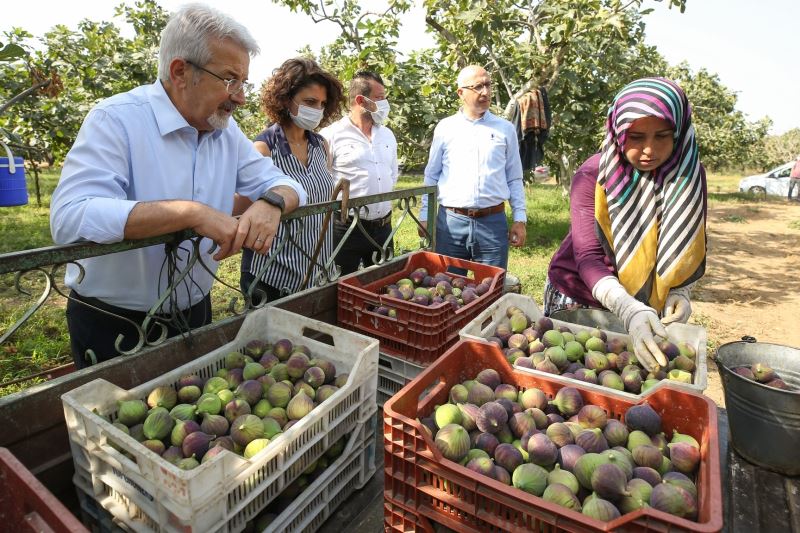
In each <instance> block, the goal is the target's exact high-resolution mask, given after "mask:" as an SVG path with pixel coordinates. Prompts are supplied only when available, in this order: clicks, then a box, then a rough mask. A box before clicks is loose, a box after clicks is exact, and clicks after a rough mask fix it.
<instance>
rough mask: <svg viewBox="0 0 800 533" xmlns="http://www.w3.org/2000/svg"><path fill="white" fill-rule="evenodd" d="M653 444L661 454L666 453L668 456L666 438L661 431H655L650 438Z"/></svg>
mask: <svg viewBox="0 0 800 533" xmlns="http://www.w3.org/2000/svg"><path fill="white" fill-rule="evenodd" d="M650 441H651V442H652V444H653V446H655V447H656V448H658V451H659V452H661V455H666V456H667V457H669V448H667V438H666V437H665V436H664V434H663V433H657V434H655V435H653V436H652V437H651V438H650Z"/></svg>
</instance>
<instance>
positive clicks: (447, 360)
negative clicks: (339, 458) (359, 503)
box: [383, 341, 722, 533]
mask: <svg viewBox="0 0 800 533" xmlns="http://www.w3.org/2000/svg"><path fill="white" fill-rule="evenodd" d="M485 368H493V369H495V370H497V371H498V372H499V373H500V376H501V378H502V381H503V382H504V383H511V384H513V385H516V386H517V387H520V388H523V389H527V388H531V387H536V388H538V389H540V390H542V391H543V392H544V393H545V394H546V395H547V396H548V397H550V398H552V397H554V396H555V394H556V392H558V390H559V389H561V388H562V387H564V386H565V385H564V384H563V383H559V382H557V381H555V380H553V379H550V378H548V377H540V376H534V375H531V374H525V373H522V372H519V371H515V370H513V369H512V368H511V366H510V365H509V364H508V362H507V361H506V360H505V358H504V357H503V354H502V352H501V351H500V349H499V348H497V347H496V346H495V345H493V344H488V343H482V342H475V341H460V342H459V343H457V344H456V345H455V346H453V347H452V348H451V349H450V350H448V351H447V353H445V354H444V355H443V356H442V357H440V358H439V360H437V361H436V362H435V363H433V364H432V365H430V366H429V367H428V368H427V369H426V370H424V371H423V372H422V373H421V374H420V375H419V376H418V377H417V378H416V379H414V380H413V381H412V382H411V383H409V384H408V385H406V386H405V387H404V388H403V389H402V390H401V391H400V392H398V393H397V394H396V395H395V396H394V397H393V398H391V399H389V401H387V402H386V404H385V405H384V408H383V412H384V468H385V484H384V500H385V501H386V502H395V503H396V505H397V504H399V505H401V506H403V507H405V508H406V509H407V510H408V511H410V512H411V513H413V514H415V515H416V516H418V517H427V518H429V519H430V520H431V521H433V522H437V523H441V524H442V525H444V526H446V527H449V528H452V529H456V530H458V531H466V532H475V533H478V532H481V533H484V532H488V531H497V532H500V531H508V532H519V533H522V532H524V531H547V532H556V531H572V532H574V531H582V532H583V531H585V532H589V531H592V532H594V531H659V532H663V531H670V532H675V531H687V532H688V531H694V532H704V533H711V532H717V531H720V530H721V529H722V496H721V478H720V462H719V444H718V439H719V433H718V427H717V409H716V406H715V405H714V403H713V402H712V401H711V400H709V399H708V398H706V397H704V396H701V395H699V394H696V393H694V392H689V391H686V390H683V389H676V388H671V387H663V388H661V389H659V390H656V391H655V392H654V393H653V394H651V395H650V396H648V397H646V398H645V399H643V400H631V399H625V398H618V397H615V396H613V395H610V394H608V393H605V392H601V391H595V390H591V389H588V388H585V387H582V386H580V385H574V387H575V388H576V389H578V390H580V391H581V393H582V395H583V399H584V401H585V402H586V403H591V404H594V405H598V406H600V407H602V408H603V409H605V410H606V412H607V413H608V414H609V417H614V418H617V419H622V418H623V416H624V414H625V412H626V411H627V410H628V409H629V408H630V407H631V406H633V405H637V404H641V403H648V404H650V406H651V407H653V409H655V411H656V412H658V413H659V415H661V420H662V425H663V429H664V432H665V433H666V434H671V433H672V430H673V429H677V430H678V431H679V432H681V433H686V434H689V435H692V436H693V437H694V438H695V439H697V441H698V442H699V443H700V450H701V460H700V466H699V470H698V474H697V480H696V483H697V489H698V520H697V521H696V522H695V521H692V520H688V519H685V518H679V517H676V516H673V515H670V514H667V513H664V512H661V511H657V510H655V509H652V508H647V509H642V510H639V511H636V512H633V513H628V514H625V515H623V516H621V517H619V518H617V519H615V520H612V521H610V522H602V521H599V520H595V519H593V518H589V517H587V516H585V515H583V514H581V513H578V512H575V511H572V510H569V509H566V508H564V507H560V506H558V505H555V504H552V503H550V502H547V501H545V500H543V499H541V498H538V497H536V496H533V495H531V494H527V493H525V492H523V491H521V490H518V489H515V488H513V487H510V486H508V485H505V484H502V483H500V482H498V481H495V480H493V479H490V478H488V477H485V476H480V475H476V474H475V473H474V472H472V471H471V470H468V469H467V468H465V467H463V466H461V465H459V464H457V463H454V462H452V461H449V460H447V459H445V458H444V457H443V456H442V455H441V453H439V450H438V449H437V448H436V446H435V445H434V444H433V441H432V440H431V439H430V438H429V437H428V436H427V434H425V433H423V431H422V428H421V424H420V422H418V421H417V418H423V417H426V416H429V415H431V413H432V412H433V409H434V406H436V405H440V404H443V403H446V402H447V398H448V393H449V391H450V388H451V387H452V386H453V385H455V384H457V383H461V382H462V381H465V380H467V379H473V378H474V377H475V376H476V375H477V374H478V372H480V371H481V370H483V369H485ZM385 517H386V518H387V519H388V518H389V517H388V516H386V510H385Z"/></svg>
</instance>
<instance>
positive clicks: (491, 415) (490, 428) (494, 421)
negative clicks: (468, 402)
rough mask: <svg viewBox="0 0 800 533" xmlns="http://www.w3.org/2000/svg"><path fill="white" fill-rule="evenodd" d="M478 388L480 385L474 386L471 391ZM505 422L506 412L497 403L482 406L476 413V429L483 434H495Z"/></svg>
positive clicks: (506, 419) (506, 418)
mask: <svg viewBox="0 0 800 533" xmlns="http://www.w3.org/2000/svg"><path fill="white" fill-rule="evenodd" d="M479 386H480V385H475V387H473V390H475V388H477V387H479ZM470 393H471V391H470ZM507 421H508V412H507V411H506V409H505V407H503V406H502V405H501V404H500V403H498V402H488V403H486V404H483V405H482V406H481V407H480V409H479V411H478V417H477V418H476V419H475V423H476V424H477V426H478V429H479V430H481V432H483V433H497V432H498V431H500V428H501V426H502V425H503V424H505V423H506V422H507Z"/></svg>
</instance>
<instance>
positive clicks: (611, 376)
mask: <svg viewBox="0 0 800 533" xmlns="http://www.w3.org/2000/svg"><path fill="white" fill-rule="evenodd" d="M505 315H506V316H505V317H504V318H503V319H502V320H501V321H500V322H499V323H498V324H497V325H496V327H495V329H494V332H493V334H492V335H491V336H489V337H487V338H486V340H487V341H489V342H492V343H494V344H496V345H497V346H499V347H500V348H502V350H503V353H504V354H505V356H506V359H507V360H508V362H509V363H511V364H512V365H515V366H519V367H524V368H532V369H535V370H540V371H542V372H547V373H550V374H560V375H562V376H564V377H566V378H571V379H577V380H579V381H583V382H586V383H592V384H595V385H602V386H604V387H608V388H610V389H616V390H619V391H626V392H630V393H632V394H640V393H642V392H644V391H646V390H647V389H649V388H650V387H652V386H654V385H656V384H657V383H658V382H659V381H661V380H662V379H669V380H673V381H679V382H682V383H692V381H693V379H694V371H695V368H696V357H697V352H696V350H695V349H694V347H693V346H691V345H690V344H688V343H685V342H681V343H678V344H674V343H672V342H670V341H668V340H662V341H661V342H659V343H658V344H659V348H660V349H661V351H662V352H664V355H666V356H667V358H668V360H669V364H668V366H667V367H665V368H658V369H657V370H655V371H653V372H648V371H647V370H645V369H644V368H643V367H642V366H641V365H640V364H639V361H637V359H636V356H635V355H634V353H633V350H632V349H631V347H630V346H628V345H627V344H626V343H625V342H624V341H623V340H621V339H620V338H618V337H614V338H611V339H609V338H608V336H607V335H606V333H605V332H604V331H602V330H601V329H598V328H595V329H592V330H585V329H581V330H580V331H577V332H573V331H572V330H571V329H570V328H569V327H568V326H559V327H558V328H556V327H554V325H553V321H552V320H550V319H549V318H547V317H541V318H539V319H538V320H536V321H532V320H531V319H530V318H529V317H528V316H527V315H526V314H525V313H524V312H523V311H522V310H521V309H520V308H519V307H516V306H510V307H508V308H507V309H506V313H505Z"/></svg>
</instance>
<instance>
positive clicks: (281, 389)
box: [267, 382, 292, 408]
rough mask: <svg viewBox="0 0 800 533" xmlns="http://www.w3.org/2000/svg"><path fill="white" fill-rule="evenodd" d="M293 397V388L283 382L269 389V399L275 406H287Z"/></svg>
mask: <svg viewBox="0 0 800 533" xmlns="http://www.w3.org/2000/svg"><path fill="white" fill-rule="evenodd" d="M291 399H292V388H291V387H290V386H289V385H287V384H286V383H283V382H278V383H276V384H275V385H273V386H271V387H270V388H269V390H268V391H267V401H268V402H269V403H270V405H272V406H273V407H284V408H285V407H286V406H287V405H289V400H291Z"/></svg>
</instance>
